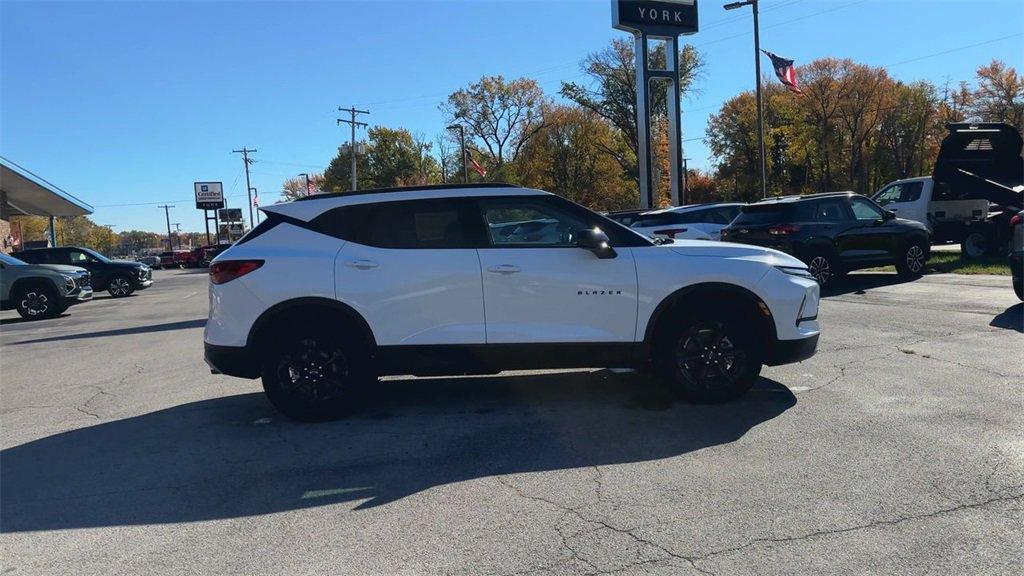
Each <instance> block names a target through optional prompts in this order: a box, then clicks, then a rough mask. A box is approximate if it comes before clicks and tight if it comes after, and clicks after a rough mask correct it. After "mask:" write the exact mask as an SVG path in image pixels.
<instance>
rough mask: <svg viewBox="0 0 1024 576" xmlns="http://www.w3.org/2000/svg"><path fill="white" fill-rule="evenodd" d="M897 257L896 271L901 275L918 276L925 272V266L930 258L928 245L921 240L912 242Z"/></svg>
mask: <svg viewBox="0 0 1024 576" xmlns="http://www.w3.org/2000/svg"><path fill="white" fill-rule="evenodd" d="M900 254H901V255H900V256H899V257H898V258H897V259H896V271H897V272H899V274H900V276H906V277H910V278H916V277H918V276H920V275H922V274H924V266H925V263H926V262H927V260H928V247H927V246H926V245H925V244H923V243H921V242H911V243H910V244H908V245H907V246H906V247H905V248H904V249H903V250H902V252H901V253H900Z"/></svg>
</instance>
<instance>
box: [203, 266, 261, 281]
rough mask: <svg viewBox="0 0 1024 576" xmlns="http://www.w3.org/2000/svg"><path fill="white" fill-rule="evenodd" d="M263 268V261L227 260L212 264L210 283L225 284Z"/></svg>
mask: <svg viewBox="0 0 1024 576" xmlns="http://www.w3.org/2000/svg"><path fill="white" fill-rule="evenodd" d="M260 266H263V260H225V261H223V262H214V263H213V264H210V282H213V283H214V284H223V283H225V282H230V281H232V280H234V279H235V278H239V277H241V276H245V275H246V274H248V273H249V272H252V271H253V270H256V269H257V268H259V267H260Z"/></svg>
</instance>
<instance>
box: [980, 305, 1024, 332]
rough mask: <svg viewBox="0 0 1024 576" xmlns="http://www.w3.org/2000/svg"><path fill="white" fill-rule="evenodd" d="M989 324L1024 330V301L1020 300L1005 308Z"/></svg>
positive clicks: (1019, 330)
mask: <svg viewBox="0 0 1024 576" xmlns="http://www.w3.org/2000/svg"><path fill="white" fill-rule="evenodd" d="M988 325H989V326H992V327H995V328H1006V329H1008V330H1016V331H1017V332H1024V302H1018V303H1017V304H1014V305H1013V306H1010V307H1009V308H1007V309H1006V310H1003V311H1002V312H1000V313H999V314H998V315H997V316H996V317H995V318H993V319H992V321H991V322H989V323H988Z"/></svg>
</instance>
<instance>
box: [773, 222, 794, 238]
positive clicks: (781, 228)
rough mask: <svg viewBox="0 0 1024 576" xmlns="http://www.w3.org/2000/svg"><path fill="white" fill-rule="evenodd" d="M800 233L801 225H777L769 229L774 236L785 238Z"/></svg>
mask: <svg viewBox="0 0 1024 576" xmlns="http://www.w3.org/2000/svg"><path fill="white" fill-rule="evenodd" d="M799 231H800V225H799V224H777V225H775V226H772V227H770V228H768V233H769V234H771V235H773V236H785V235H787V234H792V233H794V232H799Z"/></svg>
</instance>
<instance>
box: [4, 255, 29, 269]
mask: <svg viewBox="0 0 1024 576" xmlns="http://www.w3.org/2000/svg"><path fill="white" fill-rule="evenodd" d="M0 262H3V263H4V264H7V265H8V266H25V265H27V264H28V262H24V261H22V260H18V259H17V258H15V257H14V256H8V255H7V254H4V253H3V252H0Z"/></svg>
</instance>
